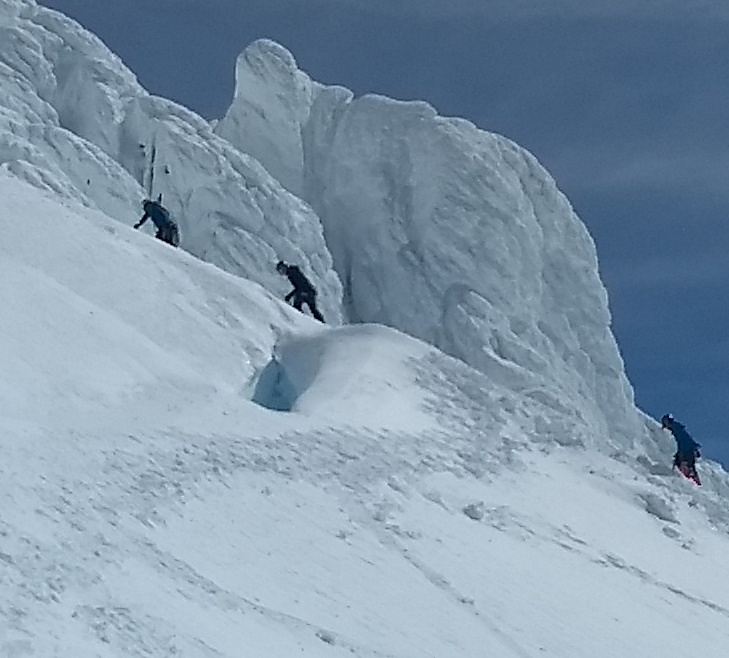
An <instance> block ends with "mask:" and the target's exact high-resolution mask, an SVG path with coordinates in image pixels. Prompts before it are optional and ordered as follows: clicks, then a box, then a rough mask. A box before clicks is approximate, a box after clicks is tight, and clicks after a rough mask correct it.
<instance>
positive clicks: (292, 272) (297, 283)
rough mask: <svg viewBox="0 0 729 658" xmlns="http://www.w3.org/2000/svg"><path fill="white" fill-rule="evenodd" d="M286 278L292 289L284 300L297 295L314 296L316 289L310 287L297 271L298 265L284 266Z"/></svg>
mask: <svg viewBox="0 0 729 658" xmlns="http://www.w3.org/2000/svg"><path fill="white" fill-rule="evenodd" d="M286 278H287V279H288V280H289V281H290V282H291V285H292V286H293V287H294V289H293V290H292V291H291V292H290V293H289V294H288V295H286V300H287V301H288V299H290V298H291V296H292V295H294V294H299V295H307V296H308V295H312V296H313V295H316V289H315V288H314V286H313V285H311V281H309V279H307V278H306V276H305V275H304V273H303V272H302V271H301V270H300V269H299V266H298V265H287V266H286Z"/></svg>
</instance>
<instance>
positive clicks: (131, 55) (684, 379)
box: [44, 0, 729, 466]
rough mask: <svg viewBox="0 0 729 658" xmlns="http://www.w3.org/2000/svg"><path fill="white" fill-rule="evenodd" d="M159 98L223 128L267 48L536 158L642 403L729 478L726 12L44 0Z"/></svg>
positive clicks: (352, 1)
mask: <svg viewBox="0 0 729 658" xmlns="http://www.w3.org/2000/svg"><path fill="white" fill-rule="evenodd" d="M44 4H46V5H47V6H51V7H54V8H57V9H60V10H61V11H64V12H65V13H67V14H69V15H71V16H72V17H74V18H76V19H77V20H79V22H81V23H82V24H83V25H85V26H86V27H88V28H89V29H91V30H92V31H94V32H95V33H96V34H97V35H98V36H99V37H101V38H102V39H103V40H104V41H105V42H106V43H107V44H108V45H109V46H110V47H111V48H112V50H114V51H115V52H116V53H117V54H118V55H120V56H121V58H122V59H123V60H124V61H125V62H126V64H127V65H128V66H129V67H130V68H131V69H132V70H133V71H134V72H135V73H136V74H137V76H138V77H139V79H140V82H141V83H142V84H143V85H145V86H146V87H147V88H148V89H149V90H150V91H151V92H153V93H156V94H159V95H162V96H167V97H169V98H173V99H175V100H177V101H179V102H181V103H183V104H185V105H187V106H188V107H190V108H192V109H194V110H196V111H198V112H199V113H201V114H202V115H203V116H206V117H208V118H214V117H217V116H221V115H222V114H223V113H224V112H225V109H226V108H227V105H228V103H229V102H230V99H231V96H232V93H233V84H234V80H233V72H234V64H235V58H236V56H237V55H238V53H239V52H240V51H241V50H242V49H243V48H244V47H245V46H246V45H248V44H249V43H250V42H251V41H253V40H254V39H257V38H260V37H268V38H272V39H274V40H276V41H278V42H280V43H281V44H282V45H284V46H285V47H287V48H288V49H289V50H290V51H291V52H292V53H293V54H294V56H295V57H296V59H297V61H298V63H299V65H300V67H301V68H302V69H304V70H305V71H306V72H307V73H309V75H310V76H311V77H312V78H314V79H316V80H319V81H321V82H324V83H327V84H341V85H344V86H346V87H349V88H350V89H352V90H353V91H354V92H355V93H357V94H362V93H366V92H377V93H382V94H386V95H388V96H392V97H394V98H399V99H423V100H427V101H429V102H430V103H432V104H433V105H434V106H435V107H436V109H437V110H438V111H439V112H440V113H441V114H445V115H452V116H462V117H465V118H468V119H470V120H472V121H473V122H474V123H476V124H477V125H478V126H480V127H481V128H484V129H486V130H491V131H494V132H498V133H501V134H503V135H506V136H507V137H510V138H511V139H513V140H515V141H516V142H518V143H519V144H521V145H522V146H524V147H525V148H527V149H529V150H530V151H531V152H532V153H534V154H535V155H536V156H537V157H538V158H539V159H540V161H541V162H542V163H543V164H544V165H545V166H546V168H547V169H548V170H549V171H550V173H552V175H553V176H554V177H555V179H556V180H557V183H558V184H559V186H560V187H561V189H562V190H563V191H564V192H565V193H566V194H567V196H568V197H569V199H570V200H571V201H572V203H573V205H574V206H575V209H576V210H577V212H578V214H579V215H580V217H581V218H582V220H583V221H584V222H585V223H586V224H587V226H588V228H589V230H590V232H591V233H592V235H593V237H594V238H595V241H596V244H597V249H598V255H599V258H600V266H601V274H602V277H603V281H604V282H605V284H606V286H607V288H608V292H609V294H610V301H611V309H612V311H613V319H614V327H613V328H614V331H615V333H616V336H617V338H618V342H619V344H620V347H621V351H622V352H623V355H624V358H625V362H626V368H627V371H628V375H629V377H630V379H631V382H632V383H633V385H634V387H635V389H636V397H637V401H638V404H639V406H641V407H642V408H643V409H644V410H645V411H647V412H648V413H650V414H651V415H653V416H654V417H656V416H657V417H660V415H661V414H662V413H664V412H666V411H671V412H673V413H674V414H675V415H676V417H677V418H679V420H681V421H682V422H685V423H686V425H687V427H688V429H689V431H691V432H692V433H693V434H694V436H695V438H696V439H697V440H698V441H699V442H701V443H702V444H703V445H704V446H705V454H706V455H707V456H711V457H714V458H716V459H719V460H721V461H723V462H724V463H725V464H726V465H728V466H729V440H727V433H726V432H725V430H724V427H723V418H722V416H723V413H724V411H725V409H727V407H729V381H728V380H727V366H729V363H728V361H729V351H728V350H727V347H729V346H728V345H727V342H728V339H727V331H726V329H727V323H728V322H729V309H728V308H727V304H726V299H727V294H726V289H725V283H726V281H727V278H728V275H729V257H727V253H728V252H729V228H728V227H727V222H726V212H725V211H726V208H727V207H728V206H729V185H727V183H728V182H729V155H728V154H727V144H729V122H728V121H727V120H726V117H725V114H726V108H727V107H729V85H726V83H725V82H724V80H725V72H726V71H727V70H728V69H729V6H725V5H727V3H717V2H713V1H712V2H708V1H706V2H704V1H703V0H694V1H693V2H692V1H690V0H689V1H683V2H674V1H673V0H653V1H651V0H644V1H642V2H640V3H637V2H635V0H630V1H628V0H551V1H550V2H543V1H537V0H533V1H531V0H528V1H526V2H518V1H516V0H508V2H507V0H448V1H447V2H444V1H437V0H387V1H385V0H367V1H365V0H337V1H336V2H335V1H334V0H306V1H304V0H296V2H294V1H293V0H246V1H245V2H242V1H241V0H115V1H114V2H97V1H95V0H48V1H47V2H44Z"/></svg>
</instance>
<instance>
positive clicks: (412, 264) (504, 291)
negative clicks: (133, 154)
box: [216, 40, 642, 448]
mask: <svg viewBox="0 0 729 658" xmlns="http://www.w3.org/2000/svg"><path fill="white" fill-rule="evenodd" d="M237 82H238V86H237V89H236V92H235V97H234V99H233V102H232V104H231V107H230V108H229V110H228V112H227V114H226V116H225V117H224V118H223V119H222V120H221V121H220V122H219V124H218V125H217V127H216V131H217V132H218V133H219V134H221V135H224V136H226V138H227V139H229V140H230V141H232V142H233V143H234V144H235V145H236V146H237V147H239V148H240V149H241V150H242V151H245V152H248V153H250V154H251V155H253V156H254V157H255V158H256V159H258V160H259V161H260V162H262V163H263V165H264V166H265V167H266V168H267V169H268V170H269V171H270V172H271V173H272V174H273V175H274V176H276V177H277V178H279V179H280V180H282V181H287V184H288V185H289V186H290V187H291V189H293V190H298V189H302V192H301V194H302V195H303V197H304V199H305V200H306V201H307V202H308V203H309V204H311V206H312V207H313V208H314V209H315V210H316V211H317V213H318V214H319V215H320V217H321V218H322V220H323V222H324V225H325V230H326V238H327V243H328V246H329V249H330V250H331V252H332V254H333V256H334V263H335V267H336V269H337V272H338V274H339V276H340V278H341V280H342V282H343V284H344V299H345V304H346V309H347V312H348V315H349V318H350V319H351V320H352V321H355V322H380V323H384V324H387V325H390V326H393V327H396V328H398V329H400V330H402V331H405V332H407V333H409V334H411V335H413V336H417V337H419V338H421V339H424V340H426V341H428V342H430V343H432V344H435V345H437V346H439V347H440V348H442V349H443V350H444V351H446V352H448V353H450V354H452V355H455V356H457V357H459V358H461V359H463V360H464V361H466V362H467V363H469V364H471V365H473V366H475V367H477V368H478V369H479V370H481V371H482V372H485V373H487V374H488V375H489V376H490V377H491V378H492V379H493V380H495V381H498V382H499V383H502V384H506V385H508V386H509V387H511V388H513V389H514V390H519V391H522V392H523V394H524V395H527V396H530V397H534V398H536V399H539V400H541V401H542V402H543V403H545V404H546V405H548V406H549V407H551V408H553V409H554V410H557V411H558V412H559V417H561V418H563V419H564V422H563V423H562V424H555V423H554V421H553V420H551V421H547V420H545V423H544V426H542V427H537V428H535V432H537V433H540V434H541V435H546V436H553V437H554V438H555V439H557V440H560V439H565V437H571V439H575V438H577V439H578V440H582V439H585V440H590V437H593V438H594V437H598V440H599V441H605V442H607V443H612V444H613V445H614V446H617V447H620V448H624V447H625V446H626V445H629V444H631V443H632V441H633V439H634V437H636V436H638V435H639V434H640V433H641V432H642V429H641V422H640V420H639V419H638V416H637V414H636V412H635V408H634V405H633V393H632V389H631V387H630V385H629V383H628V381H627V378H626V376H625V374H624V369H623V363H622V360H621V357H620V354H619V351H618V348H617V345H616V342H615V340H614V338H613V335H612V333H611V330H610V314H609V310H608V300H607V294H606V292H605V289H604V287H603V285H602V283H601V281H600V278H599V274H598V263H597V257H596V251H595V247H594V244H593V241H592V239H591V238H590V236H589V234H588V232H587V230H586V229H585V227H584V225H583V224H582V222H581V221H580V220H579V218H578V217H577V216H576V215H575V213H574V211H573V210H572V208H571V207H570V204H569V202H568V201H567V199H566V198H565V196H564V195H563V194H562V193H561V192H560V191H559V190H558V188H557V186H556V184H555V182H554V180H553V179H552V178H551V176H549V174H548V173H547V172H546V171H545V170H544V168H543V167H542V166H541V165H540V164H539V163H538V162H537V160H536V159H535V158H534V157H533V156H532V155H530V154H529V153H528V152H526V151H525V150H524V149H522V148H520V147H519V146H517V145H516V144H514V143H513V142H511V141H509V140H508V139H505V138H504V137H501V136H498V135H494V134H491V133H488V132H485V131H483V130H479V129H478V128H476V127H475V126H474V125H473V124H471V123H469V122H467V121H464V120H459V119H449V118H444V117H440V116H438V114H437V112H436V111H435V110H434V109H433V108H432V107H431V106H429V105H428V104H426V103H421V102H407V103H406V102H397V101H394V100H392V99H388V98H384V97H380V96H374V95H369V96H364V97H362V98H354V97H353V95H352V94H351V92H349V91H347V90H346V89H343V88H341V87H325V86H323V85H321V84H318V83H316V82H313V81H311V80H310V79H308V78H307V77H305V75H304V74H303V73H302V72H301V71H299V70H298V69H297V67H296V62H295V60H294V59H293V57H292V56H291V55H290V54H288V53H286V52H285V51H283V49H282V48H281V46H279V45H278V44H275V43H273V42H270V41H265V40H263V41H258V42H256V43H254V44H252V45H251V46H250V47H249V48H248V49H246V51H244V53H243V54H242V55H241V56H240V57H239V59H238V65H237ZM291 145H295V148H293V149H291V151H292V154H293V156H292V159H291V160H288V161H286V163H285V166H282V163H281V160H280V158H279V157H278V155H277V154H279V153H280V152H281V151H283V150H285V149H289V148H290V147H291ZM293 165H296V166H297V167H299V169H298V170H292V166H293Z"/></svg>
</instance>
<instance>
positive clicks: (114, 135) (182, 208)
mask: <svg viewBox="0 0 729 658" xmlns="http://www.w3.org/2000/svg"><path fill="white" fill-rule="evenodd" d="M0 86H1V89H2V95H0V166H2V168H3V169H5V170H7V171H9V172H11V173H13V174H14V175H16V176H19V177H20V178H23V179H25V180H27V181H29V182H31V183H33V184H34V185H36V186H37V187H41V188H44V189H47V190H51V191H53V192H54V193H57V194H61V195H62V196H65V197H67V198H70V199H75V200H79V201H81V202H83V203H85V204H87V205H89V206H92V207H97V208H99V209H101V210H103V211H104V212H105V213H107V214H108V215H110V216H111V217H114V218H116V219H118V220H120V221H122V222H124V223H126V224H128V225H131V224H133V223H134V222H135V221H136V220H137V219H139V217H140V216H141V213H142V211H141V201H142V199H143V198H144V197H145V196H152V197H156V196H157V195H158V194H162V196H163V202H164V204H165V205H166V206H167V207H168V208H169V210H170V211H171V213H172V215H173V217H174V219H176V220H177V221H178V223H179V224H180V227H181V233H182V246H183V247H184V248H185V249H186V250H187V251H190V252H191V253H193V254H195V255H197V256H199V257H201V258H203V259H205V260H207V261H209V262H212V263H214V264H216V265H218V266H220V267H223V268H224V269H226V270H228V271H230V272H232V273H234V274H238V275H242V276H245V277H247V278H250V279H252V280H254V281H258V282H260V283H262V284H264V285H266V286H267V287H268V288H269V289H271V290H276V291H283V288H284V286H283V285H282V282H281V280H280V278H279V277H278V276H277V275H276V273H275V271H274V265H275V263H276V261H277V260H278V259H279V258H284V259H286V260H289V261H292V262H296V263H299V264H300V265H302V266H303V267H304V269H305V270H306V271H307V272H308V273H309V274H310V275H311V278H312V279H313V280H314V282H315V284H316V285H317V287H318V289H319V291H320V295H321V306H322V309H323V312H324V314H325V316H326V318H327V320H328V321H329V322H330V323H334V324H337V323H338V322H339V320H340V317H341V312H340V299H341V284H340V283H339V280H338V278H337V276H336V274H335V273H334V271H333V269H332V260H331V255H330V253H329V251H328V249H327V247H326V245H325V243H324V239H323V234H322V226H321V222H320V220H319V218H318V217H317V216H316V214H315V213H314V212H313V211H312V210H311V208H310V207H309V206H307V205H306V204H305V203H303V202H302V201H301V200H299V199H298V198H296V197H294V196H292V195H291V194H289V193H287V192H286V191H285V190H284V189H282V188H281V186H280V185H279V183H278V182H277V181H275V180H274V179H273V178H271V177H270V176H269V175H268V174H267V173H266V172H265V171H264V169H263V168H262V167H261V166H260V165H259V164H258V163H257V162H256V161H255V160H253V159H252V158H251V157H250V156H248V155H244V154H242V153H240V152H238V151H237V150H236V149H235V148H234V147H233V146H231V144H230V143H229V142H227V141H225V140H223V139H220V138H218V137H216V136H215V135H214V134H213V132H212V129H211V127H210V125H209V124H208V123H207V122H206V121H204V120H203V119H202V118H200V117H199V116H197V115H195V114H194V113H192V112H190V111H188V110H186V109H185V108H183V107H181V106H179V105H176V104H174V103H172V102H170V101H167V100H165V99H162V98H157V97H154V96H150V95H149V94H148V93H147V92H146V91H145V90H144V89H143V88H142V87H141V85H139V83H138V82H137V80H136V78H135V76H134V75H133V74H132V73H131V72H130V71H129V70H128V69H127V68H126V67H125V66H124V65H123V63H122V62H121V61H120V60H119V59H118V58H117V57H116V56H114V55H113V54H112V53H111V52H110V51H109V50H108V49H107V48H106V46H104V44H102V43H101V42H100V41H99V40H98V39H97V38H96V37H95V36H93V35H92V34H90V33H88V32H87V31H85V30H83V29H82V28H81V27H80V26H79V25H78V24H76V23H75V22H73V21H72V20H70V19H68V18H66V17H65V16H63V15H61V14H59V13H57V12H54V11H51V10H48V9H45V8H43V7H40V6H37V5H36V4H35V2H33V1H32V0H14V1H13V2H9V1H8V0H5V1H4V2H2V3H0Z"/></svg>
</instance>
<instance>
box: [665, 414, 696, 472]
mask: <svg viewBox="0 0 729 658" xmlns="http://www.w3.org/2000/svg"><path fill="white" fill-rule="evenodd" d="M661 427H662V428H663V429H666V430H670V432H671V434H673V438H674V439H675V440H676V454H675V455H674V456H673V466H674V467H675V468H677V469H678V470H679V471H681V473H683V474H684V475H685V476H686V477H687V478H690V479H692V480H693V481H694V482H696V484H701V482H700V481H699V475H698V473H697V472H696V460H697V459H698V458H699V457H701V453H700V452H699V444H698V443H696V441H694V440H693V438H691V435H690V434H689V433H688V432H687V431H686V427H684V425H682V424H681V423H679V422H678V421H677V420H676V419H675V418H674V417H673V416H672V415H671V414H666V415H665V416H663V418H661Z"/></svg>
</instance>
